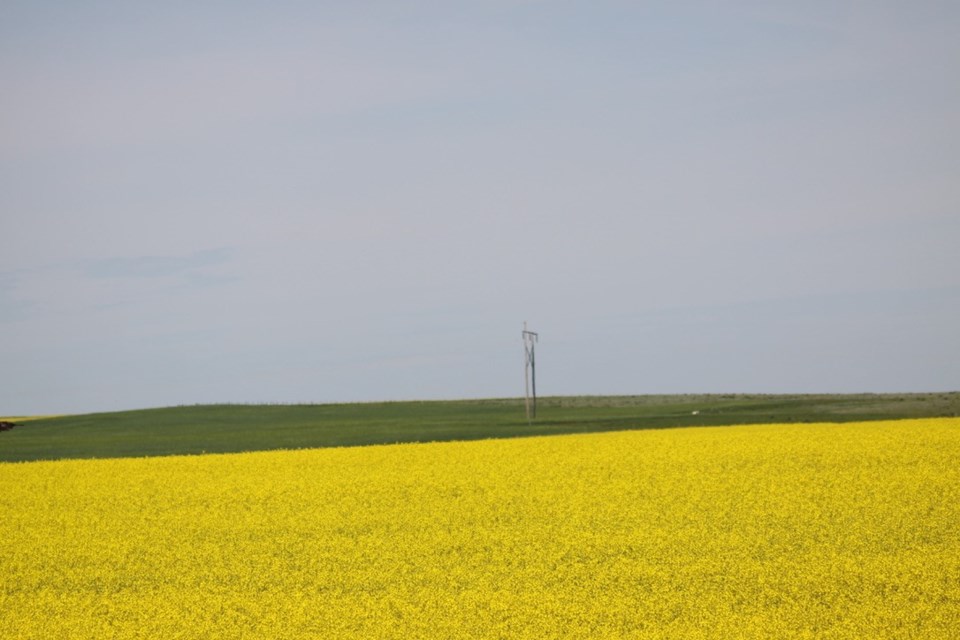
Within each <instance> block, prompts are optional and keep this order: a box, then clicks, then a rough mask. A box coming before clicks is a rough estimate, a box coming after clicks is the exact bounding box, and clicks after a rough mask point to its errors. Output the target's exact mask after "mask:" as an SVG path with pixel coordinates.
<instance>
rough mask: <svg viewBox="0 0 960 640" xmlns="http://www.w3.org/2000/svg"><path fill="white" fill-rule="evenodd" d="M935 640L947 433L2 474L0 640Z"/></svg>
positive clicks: (474, 445) (661, 439)
mask: <svg viewBox="0 0 960 640" xmlns="http://www.w3.org/2000/svg"><path fill="white" fill-rule="evenodd" d="M958 634H960V420H958V419H935V420H909V421H896V422H872V423H857V424H843V425H837V424H819V425H762V426H745V427H723V428H690V429H675V430H663V431H645V432H621V433H607V434H590V435H576V436H554V437H543V438H528V439H515V440H490V441H480V442H466V443H463V442H461V443H434V444H417V445H392V446H376V447H365V448H348V449H326V450H304V451H286V452H265V453H248V454H239V455H238V454H234V455H208V456H193V457H189V456H185V457H168V458H146V459H122V460H86V461H59V462H30V463H6V464H0V637H3V638H6V639H20V638H24V639H26V638H37V639H43V640H48V639H59V638H96V639H98V640H103V639H108V638H164V639H174V638H271V639H273V638H277V639H283V638H325V639H326V638H364V639H366V638H550V637H554V638H559V637H563V638H604V637H610V638H856V639H861V638H957V637H960V636H958Z"/></svg>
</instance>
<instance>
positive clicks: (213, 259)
mask: <svg viewBox="0 0 960 640" xmlns="http://www.w3.org/2000/svg"><path fill="white" fill-rule="evenodd" d="M229 260H230V250H229V249H226V248H220V249H208V250H204V251H196V252H194V253H191V254H187V255H180V256H133V257H111V258H106V259H104V260H96V261H94V262H91V263H89V264H88V265H87V266H86V267H85V268H84V273H85V275H87V276H89V277H91V278H163V277H172V276H193V277H194V278H195V279H199V280H203V279H204V278H203V273H202V272H203V270H204V269H207V268H208V267H217V266H221V265H223V264H225V263H227V262H228V261H229ZM207 276H208V277H209V274H207Z"/></svg>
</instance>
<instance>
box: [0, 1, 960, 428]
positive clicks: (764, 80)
mask: <svg viewBox="0 0 960 640" xmlns="http://www.w3.org/2000/svg"><path fill="white" fill-rule="evenodd" d="M0 80H2V83H3V84H2V86H3V90H2V95H3V98H2V100H0V238H2V243H0V247H2V251H0V364H2V366H0V415H2V414H19V413H51V412H81V411H97V410H110V409H120V408H135V407H149V406H162V405H171V404H190V403H198V402H335V401H358V400H391V399H432V398H464V397H491V396H498V397H503V396H518V395H522V393H523V377H522V374H523V359H522V358H523V350H522V343H521V341H520V330H521V328H522V324H523V321H524V320H526V321H528V322H529V323H530V326H531V328H532V329H534V330H536V331H539V332H540V334H541V342H540V344H539V346H538V390H539V391H541V393H544V394H551V395H554V394H587V393H589V394H624V393H631V394H633V393H637V394H639V393H685V392H859V391H877V392H882V391H940V390H956V389H960V338H958V333H957V327H958V326H960V252H958V251H957V244H958V240H960V207H958V205H960V179H958V176H960V5H958V4H957V3H955V2H931V1H920V2H802V3H800V2H759V1H757V2H727V3H714V2H705V1H704V2H652V3H634V2H614V1H594V2H547V1H532V0H530V1H526V2H524V1H515V2H511V1H508V0H503V1H498V0H493V1H490V2H475V3H461V2H350V3H317V2H283V1H280V2H163V3H139V2H113V1H105V2H43V1H30V2H26V1H23V2H20V1H8V2H4V3H3V4H2V5H0Z"/></svg>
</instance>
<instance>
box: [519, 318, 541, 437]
mask: <svg viewBox="0 0 960 640" xmlns="http://www.w3.org/2000/svg"><path fill="white" fill-rule="evenodd" d="M522 335H523V355H524V359H523V383H524V393H525V400H526V407H527V422H530V421H531V420H532V419H534V418H536V417H537V359H536V352H535V350H534V349H535V345H536V344H537V341H538V340H539V338H540V336H538V335H537V334H536V333H535V332H533V331H527V323H526V322H524V323H523V334H522ZM531 391H532V394H531Z"/></svg>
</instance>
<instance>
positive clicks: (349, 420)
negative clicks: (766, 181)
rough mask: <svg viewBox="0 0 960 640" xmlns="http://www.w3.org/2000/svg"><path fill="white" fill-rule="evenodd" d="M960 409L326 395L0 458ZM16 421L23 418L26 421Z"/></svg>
mask: <svg viewBox="0 0 960 640" xmlns="http://www.w3.org/2000/svg"><path fill="white" fill-rule="evenodd" d="M956 415H960V392H951V393H925V394H858V395H742V394H725V395H668V396H584V397H580V396H577V397H550V398H541V399H540V402H539V405H538V415H537V418H536V419H535V420H534V421H532V423H528V422H527V420H526V418H525V414H524V407H523V400H522V399H499V400H496V399H495V400H460V401H430V402H385V403H361V404H326V405H320V404H318V405H198V406H183V407H169V408H162V409H144V410H138V411H122V412H113V413H95V414H87V415H74V416H60V417H51V418H42V419H35V420H29V421H22V423H20V424H19V426H17V427H16V428H14V429H12V430H10V431H4V432H0V461H7V462H12V461H24V460H52V459H62V458H108V457H134V456H162V455H175V454H199V453H227V452H239V451H265V450H273V449H301V448H316V447H338V446H355V445H368V444H384V443H394V442H430V441H449V440H476V439H482V438H508V437H518V436H529V435H547V434H560V433H586V432H598V431H615V430H630V429H661V428H669V427H688V426H714V425H715V426H720V425H734V424H750V423H767V422H850V421H860V420H881V419H898V418H923V417H940V416H956ZM14 421H15V422H16V421H17V419H15V420H14Z"/></svg>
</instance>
